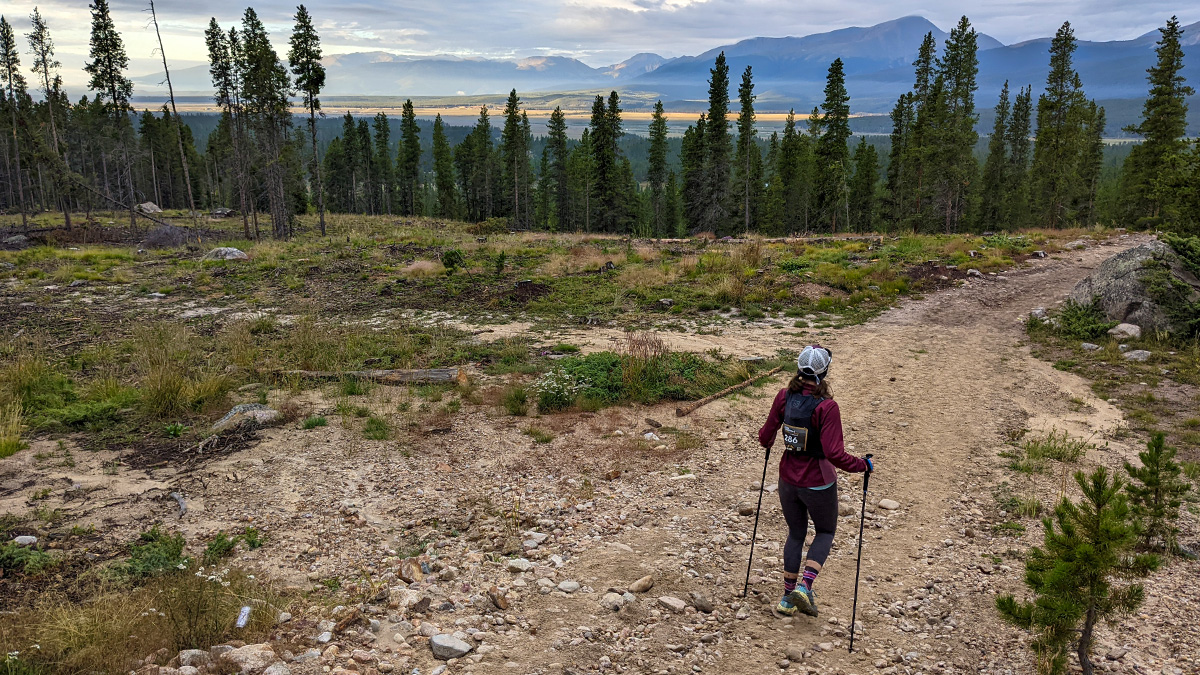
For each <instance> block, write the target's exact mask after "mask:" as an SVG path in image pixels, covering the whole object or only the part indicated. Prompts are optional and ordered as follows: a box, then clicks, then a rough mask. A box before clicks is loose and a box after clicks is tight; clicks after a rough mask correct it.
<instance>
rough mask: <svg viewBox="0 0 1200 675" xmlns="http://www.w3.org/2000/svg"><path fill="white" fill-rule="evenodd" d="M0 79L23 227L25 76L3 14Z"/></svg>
mask: <svg viewBox="0 0 1200 675" xmlns="http://www.w3.org/2000/svg"><path fill="white" fill-rule="evenodd" d="M0 80H2V81H3V87H4V98H5V103H6V106H5V107H7V108H8V110H9V117H10V120H11V128H12V142H13V155H14V156H15V157H16V165H17V166H16V169H17V170H16V177H17V181H16V182H17V199H18V201H19V202H20V204H21V227H28V226H29V216H28V214H27V213H26V212H27V208H26V206H25V184H24V181H23V180H22V178H21V141H20V137H19V135H18V134H17V127H18V123H17V118H18V116H19V112H18V110H19V109H20V107H21V99H22V98H23V97H24V93H25V76H23V75H21V56H20V54H18V53H17V40H16V37H15V36H14V35H13V29H12V25H10V24H9V23H8V20H7V19H5V18H4V17H3V16H0Z"/></svg>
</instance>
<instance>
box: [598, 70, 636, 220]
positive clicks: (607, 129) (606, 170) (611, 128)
mask: <svg viewBox="0 0 1200 675" xmlns="http://www.w3.org/2000/svg"><path fill="white" fill-rule="evenodd" d="M588 128H589V130H590V131H591V138H590V140H591V150H592V170H593V171H594V175H595V181H594V183H593V186H592V195H591V208H592V209H593V211H594V213H595V218H594V224H595V225H596V226H597V227H598V228H599V229H600V231H602V232H620V231H622V229H623V228H624V226H625V225H626V224H627V218H628V206H629V204H628V202H629V195H628V189H629V186H628V184H627V183H626V182H625V180H624V175H623V173H624V172H623V168H622V163H621V160H620V152H619V150H618V147H617V141H618V140H619V139H620V138H621V136H622V135H623V134H624V131H623V130H622V124H621V107H620V97H619V96H618V94H617V92H616V91H613V92H611V93H610V94H609V96H608V101H607V103H606V102H605V100H604V97H603V96H599V95H597V96H596V100H595V101H594V102H593V103H592V119H591V124H590V125H589V127H588Z"/></svg>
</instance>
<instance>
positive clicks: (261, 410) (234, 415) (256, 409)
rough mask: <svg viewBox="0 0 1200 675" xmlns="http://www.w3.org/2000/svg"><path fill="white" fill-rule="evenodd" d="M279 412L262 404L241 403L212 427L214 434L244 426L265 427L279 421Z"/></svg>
mask: <svg viewBox="0 0 1200 675" xmlns="http://www.w3.org/2000/svg"><path fill="white" fill-rule="evenodd" d="M279 417H280V414H279V411H278V410H275V409H274V408H270V407H267V406H265V405H263V404H261V403H241V404H238V405H235V406H233V407H232V408H230V410H229V412H227V413H225V416H224V417H222V418H221V419H219V420H217V422H216V424H213V425H212V430H213V432H214V433H215V432H219V431H225V430H226V429H232V428H234V427H237V426H241V425H242V424H255V425H259V426H262V425H265V424H270V423H271V422H274V421H275V420H277V419H279Z"/></svg>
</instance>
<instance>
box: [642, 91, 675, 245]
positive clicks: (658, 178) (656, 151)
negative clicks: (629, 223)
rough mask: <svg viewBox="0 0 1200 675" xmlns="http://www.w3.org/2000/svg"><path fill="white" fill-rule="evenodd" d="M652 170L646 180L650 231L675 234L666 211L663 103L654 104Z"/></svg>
mask: <svg viewBox="0 0 1200 675" xmlns="http://www.w3.org/2000/svg"><path fill="white" fill-rule="evenodd" d="M649 160H650V168H649V171H648V172H647V175H646V180H648V181H649V183H650V231H651V232H653V233H654V236H655V237H665V236H672V235H674V234H675V227H674V224H673V223H671V224H668V219H667V216H666V214H665V213H664V210H665V208H666V199H667V192H666V190H667V185H666V182H667V117H666V115H664V114H663V104H662V101H658V102H657V103H655V104H654V115H653V117H651V118H650V156H649Z"/></svg>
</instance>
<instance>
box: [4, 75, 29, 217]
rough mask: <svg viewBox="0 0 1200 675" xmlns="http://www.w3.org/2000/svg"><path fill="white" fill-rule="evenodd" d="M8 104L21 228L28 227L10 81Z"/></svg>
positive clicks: (19, 143) (14, 97)
mask: <svg viewBox="0 0 1200 675" xmlns="http://www.w3.org/2000/svg"><path fill="white" fill-rule="evenodd" d="M8 92H9V95H10V96H9V103H10V104H11V105H12V138H13V156H14V157H16V158H17V200H18V201H19V202H20V204H21V227H25V228H27V227H29V216H28V215H27V214H26V213H25V186H24V183H23V182H22V181H23V180H24V179H23V178H22V177H21V142H20V141H19V140H18V139H17V97H16V96H15V95H12V92H13V87H12V80H11V79H10V80H9V83H8Z"/></svg>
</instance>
